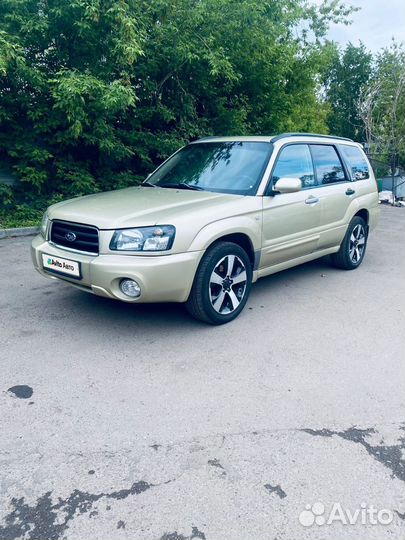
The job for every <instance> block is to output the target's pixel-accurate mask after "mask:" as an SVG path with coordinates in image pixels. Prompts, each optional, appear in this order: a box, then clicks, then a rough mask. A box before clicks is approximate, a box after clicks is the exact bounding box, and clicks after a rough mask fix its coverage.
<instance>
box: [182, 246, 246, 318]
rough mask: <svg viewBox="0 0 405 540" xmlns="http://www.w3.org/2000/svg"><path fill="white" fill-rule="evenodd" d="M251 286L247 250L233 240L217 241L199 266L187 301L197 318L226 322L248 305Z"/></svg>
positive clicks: (189, 310)
mask: <svg viewBox="0 0 405 540" xmlns="http://www.w3.org/2000/svg"><path fill="white" fill-rule="evenodd" d="M251 285H252V265H251V262H250V260H249V257H248V255H247V253H246V251H245V250H244V249H242V248H241V247H240V246H238V245H237V244H234V243H233V242H217V243H216V244H214V245H213V246H212V247H210V248H209V249H208V251H207V252H206V254H205V255H204V257H203V259H202V260H201V262H200V265H199V267H198V269H197V272H196V275H195V278H194V283H193V287H192V289H191V292H190V296H189V298H188V300H187V303H186V308H187V311H188V312H189V313H190V315H192V316H193V317H194V318H195V319H198V320H200V321H203V322H206V323H208V324H215V325H218V324H225V323H228V322H230V321H232V320H233V319H235V318H236V317H237V316H238V315H239V314H240V312H241V311H242V310H243V308H244V307H245V304H246V301H247V299H248V296H249V293H250V288H251Z"/></svg>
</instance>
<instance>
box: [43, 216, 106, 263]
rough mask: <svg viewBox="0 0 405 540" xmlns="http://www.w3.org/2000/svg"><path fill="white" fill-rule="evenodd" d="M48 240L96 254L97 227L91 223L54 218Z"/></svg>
mask: <svg viewBox="0 0 405 540" xmlns="http://www.w3.org/2000/svg"><path fill="white" fill-rule="evenodd" d="M50 240H51V242H53V243H54V244H57V245H58V246H62V247H66V248H68V249H73V250H75V251H85V252H87V253H95V254H97V255H98V229H97V228H96V227H92V226H91V225H82V224H81V223H70V222H69V221H58V220H54V221H52V227H51V236H50Z"/></svg>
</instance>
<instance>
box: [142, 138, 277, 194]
mask: <svg viewBox="0 0 405 540" xmlns="http://www.w3.org/2000/svg"><path fill="white" fill-rule="evenodd" d="M271 149H272V146H271V144H270V143H268V142H250V141H249V142H244V141H241V142H204V143H196V144H190V145H188V146H186V147H185V148H182V149H181V150H180V151H179V152H177V153H176V154H174V156H172V157H171V158H170V159H169V160H168V161H166V163H164V164H163V165H162V166H161V167H159V169H158V170H157V171H156V172H155V173H153V174H152V175H151V176H150V177H149V178H148V184H154V185H155V186H159V187H173V188H180V189H195V190H203V191H216V192H220V193H231V194H237V195H254V194H255V193H256V190H257V187H258V185H259V182H260V180H261V179H262V176H263V173H264V170H265V168H266V165H267V163H268V160H269V157H270V154H271Z"/></svg>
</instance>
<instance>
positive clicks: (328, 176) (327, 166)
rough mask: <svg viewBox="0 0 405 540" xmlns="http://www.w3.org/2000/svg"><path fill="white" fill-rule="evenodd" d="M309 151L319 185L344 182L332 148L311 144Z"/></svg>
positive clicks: (340, 166)
mask: <svg viewBox="0 0 405 540" xmlns="http://www.w3.org/2000/svg"><path fill="white" fill-rule="evenodd" d="M311 151H312V157H313V160H314V167H315V172H316V179H317V182H318V184H319V185H324V184H334V183H336V182H344V181H346V178H345V173H344V170H343V166H342V163H341V161H340V159H339V156H338V155H337V152H336V150H335V148H334V147H333V146H328V145H325V144H311Z"/></svg>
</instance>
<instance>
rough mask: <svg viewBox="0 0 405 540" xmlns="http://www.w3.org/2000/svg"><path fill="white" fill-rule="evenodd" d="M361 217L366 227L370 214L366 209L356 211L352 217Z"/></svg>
mask: <svg viewBox="0 0 405 540" xmlns="http://www.w3.org/2000/svg"><path fill="white" fill-rule="evenodd" d="M356 216H358V217H361V218H362V219H364V221H365V222H366V225H367V226H368V222H369V218H370V214H369V211H368V210H367V209H366V208H361V209H360V210H357V212H356V213H355V214H354V216H353V217H356Z"/></svg>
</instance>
